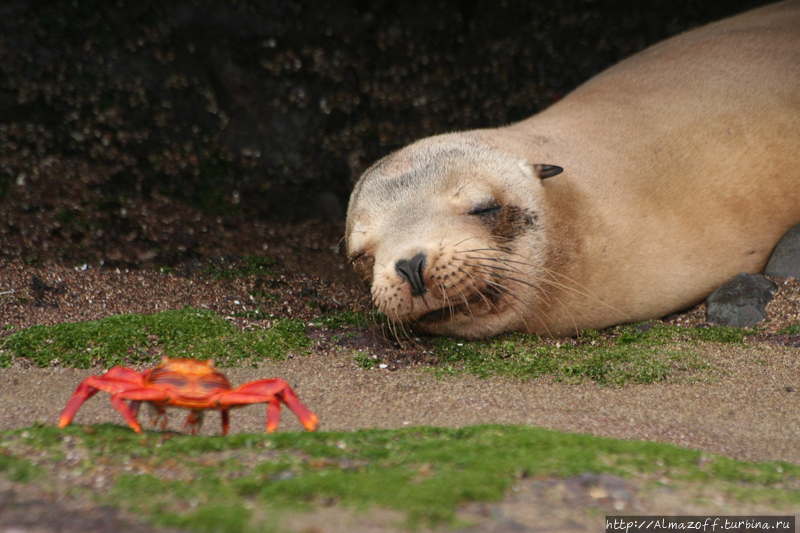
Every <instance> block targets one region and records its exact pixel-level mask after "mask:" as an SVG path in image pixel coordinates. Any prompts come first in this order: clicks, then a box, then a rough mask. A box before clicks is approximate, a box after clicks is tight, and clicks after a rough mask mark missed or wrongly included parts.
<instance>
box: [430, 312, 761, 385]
mask: <svg viewBox="0 0 800 533" xmlns="http://www.w3.org/2000/svg"><path fill="white" fill-rule="evenodd" d="M748 334H750V331H749V330H742V329H738V328H719V327H709V328H684V327H676V326H665V325H662V324H658V323H644V324H638V325H634V326H618V327H615V328H610V329H608V330H604V331H602V332H598V331H591V330H589V331H585V332H584V333H583V334H582V335H581V336H579V337H577V338H575V339H561V340H558V341H556V340H552V339H539V338H538V337H537V336H535V335H525V334H521V333H515V334H510V335H504V336H501V337H498V338H494V339H488V340H483V341H473V342H466V341H458V340H454V339H448V338H441V339H437V343H436V353H437V354H438V355H439V356H440V358H441V365H440V366H439V367H438V368H437V369H436V371H437V372H438V373H440V374H453V373H458V372H469V373H472V374H475V375H477V376H480V377H488V376H491V375H508V376H513V377H517V378H521V379H535V378H539V377H542V376H553V377H554V378H556V379H557V380H566V381H582V380H586V379H589V380H593V381H595V382H597V383H599V384H601V385H615V386H621V385H626V384H648V383H655V382H659V381H663V380H666V379H670V378H676V377H689V376H694V375H696V374H697V373H699V372H700V371H702V370H705V369H707V368H708V364H707V363H706V362H705V361H704V360H703V359H702V357H701V356H700V355H699V353H698V350H697V349H696V346H697V344H698V343H701V342H724V343H737V344H741V343H742V342H743V339H744V337H745V336H746V335H748Z"/></svg>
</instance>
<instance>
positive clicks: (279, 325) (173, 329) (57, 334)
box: [0, 307, 311, 368]
mask: <svg viewBox="0 0 800 533" xmlns="http://www.w3.org/2000/svg"><path fill="white" fill-rule="evenodd" d="M310 345H311V340H310V339H309V338H308V337H307V336H306V335H305V326H304V325H303V323H302V322H300V321H298V320H276V321H275V322H274V323H273V326H272V328H270V329H267V330H250V331H242V330H240V329H239V328H237V327H235V326H234V325H232V324H230V323H229V322H228V321H226V320H224V319H222V318H220V317H219V316H218V315H217V314H216V313H214V312H213V311H208V310H204V309H193V308H189V307H187V308H184V309H181V310H174V311H163V312H161V313H155V314H152V315H140V314H127V315H116V316H111V317H108V318H104V319H102V320H95V321H91V322H78V323H74V324H58V325H55V326H33V327H31V328H27V329H24V330H22V331H19V332H16V333H14V334H12V335H9V336H8V337H7V338H6V339H5V340H4V341H3V342H2V344H0V350H2V351H1V352H0V366H8V365H9V364H10V363H11V360H12V357H27V358H29V359H30V360H32V361H33V362H34V363H36V364H37V365H38V366H40V367H46V366H48V365H51V364H53V363H55V362H58V363H59V364H60V365H62V366H67V367H75V368H89V367H91V366H92V364H93V363H94V362H95V361H97V362H99V363H100V364H102V365H103V366H104V367H106V368H108V367H110V366H113V365H125V364H137V363H142V364H144V363H154V362H156V361H157V360H158V358H159V355H153V353H154V352H157V353H160V354H164V355H167V356H170V357H194V358H197V359H215V360H216V361H217V362H218V364H219V365H220V366H225V365H233V364H237V363H241V362H242V361H243V360H245V359H247V360H260V359H264V358H283V357H285V356H286V354H287V352H290V351H294V352H304V351H305V350H306V349H307V348H308V347H309V346H310ZM153 348H156V350H154V349H153Z"/></svg>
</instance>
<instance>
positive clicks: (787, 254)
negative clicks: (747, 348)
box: [764, 224, 800, 279]
mask: <svg viewBox="0 0 800 533" xmlns="http://www.w3.org/2000/svg"><path fill="white" fill-rule="evenodd" d="M764 274H766V275H767V276H775V277H779V278H797V279H800V224H798V225H796V226H795V227H793V228H792V229H790V230H789V231H788V232H787V233H786V235H784V236H783V238H782V239H781V241H780V242H779V243H778V246H776V247H775V250H773V252H772V256H771V257H770V258H769V263H767V268H766V269H764Z"/></svg>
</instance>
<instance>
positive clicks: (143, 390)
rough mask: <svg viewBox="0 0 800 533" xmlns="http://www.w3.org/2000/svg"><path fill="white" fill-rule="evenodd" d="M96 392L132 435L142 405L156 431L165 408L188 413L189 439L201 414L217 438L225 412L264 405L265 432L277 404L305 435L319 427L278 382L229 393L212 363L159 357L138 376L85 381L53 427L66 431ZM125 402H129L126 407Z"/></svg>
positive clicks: (124, 373)
mask: <svg viewBox="0 0 800 533" xmlns="http://www.w3.org/2000/svg"><path fill="white" fill-rule="evenodd" d="M98 391H103V392H107V393H109V394H111V405H112V406H114V409H116V410H117V411H119V412H120V413H121V414H122V418H124V419H125V421H126V422H127V423H128V425H129V426H130V427H132V428H133V430H134V431H135V432H136V433H141V432H142V427H141V426H140V425H139V422H137V420H136V415H137V413H138V412H139V406H140V405H141V403H142V402H147V403H148V404H150V406H151V408H152V409H151V421H152V422H153V426H155V425H157V424H159V422H160V424H161V429H165V428H166V427H167V410H166V409H165V408H166V407H183V408H184V409H189V416H188V417H187V418H186V424H185V425H184V426H183V428H184V430H185V429H186V428H189V429H190V431H191V433H192V435H196V434H197V432H198V431H200V426H202V425H203V411H205V410H206V409H215V410H217V411H219V412H220V414H221V415H222V434H223V435H227V434H228V425H229V422H230V419H229V416H228V410H229V409H230V408H232V407H240V406H243V405H247V404H251V403H268V404H269V405H268V406H267V431H268V432H270V433H272V432H273V431H275V429H276V428H277V427H278V419H279V417H280V414H281V402H283V403H285V404H286V405H287V406H288V407H289V409H291V410H292V411H293V412H294V414H295V415H297V418H299V419H300V422H301V423H302V424H303V426H304V427H305V428H306V429H307V430H309V431H314V430H315V429H317V424H318V423H319V419H318V418H317V415H315V414H314V413H312V412H311V411H310V410H309V409H308V408H307V407H306V406H305V405H303V404H302V403H300V400H299V399H298V398H297V395H296V394H295V393H294V391H293V390H292V388H291V387H289V384H288V383H286V382H285V381H283V380H282V379H260V380H258V381H251V382H250V383H245V384H244V385H242V386H241V387H239V388H237V389H234V388H233V387H231V384H230V382H229V381H228V378H226V377H225V376H224V375H223V374H222V373H221V372H220V371H219V370H217V369H216V368H214V362H213V360H208V361H198V360H196V359H169V358H168V357H164V358H162V359H161V364H160V365H158V366H157V367H155V368H152V369H150V370H145V371H144V372H136V371H135V370H133V369H130V368H123V367H121V366H115V367H114V368H112V369H111V370H109V371H108V372H106V373H105V374H103V375H102V376H92V377H90V378H86V379H85V380H83V382H81V384H80V385H78V388H77V389H76V390H75V394H74V395H73V396H72V398H70V400H69V402H67V406H66V407H65V408H64V412H63V413H61V418H59V420H58V427H60V428H64V427H66V426H67V425H68V424H69V423H70V422H71V421H72V417H74V416H75V413H77V412H78V409H80V407H81V405H83V402H85V401H86V400H88V399H89V398H91V397H92V396H94V395H95V394H97V392H98ZM125 400H130V405H128V404H126V403H125Z"/></svg>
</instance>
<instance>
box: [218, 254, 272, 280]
mask: <svg viewBox="0 0 800 533" xmlns="http://www.w3.org/2000/svg"><path fill="white" fill-rule="evenodd" d="M274 266H275V261H273V260H272V259H269V258H267V257H258V256H255V255H246V256H244V257H242V258H241V259H225V258H220V259H218V260H216V261H214V262H213V263H211V265H210V266H209V267H207V268H205V269H204V270H203V274H204V275H206V276H209V277H211V278H214V279H228V280H230V279H236V278H242V277H247V276H265V277H273V276H275V271H274V269H273V267H274Z"/></svg>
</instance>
